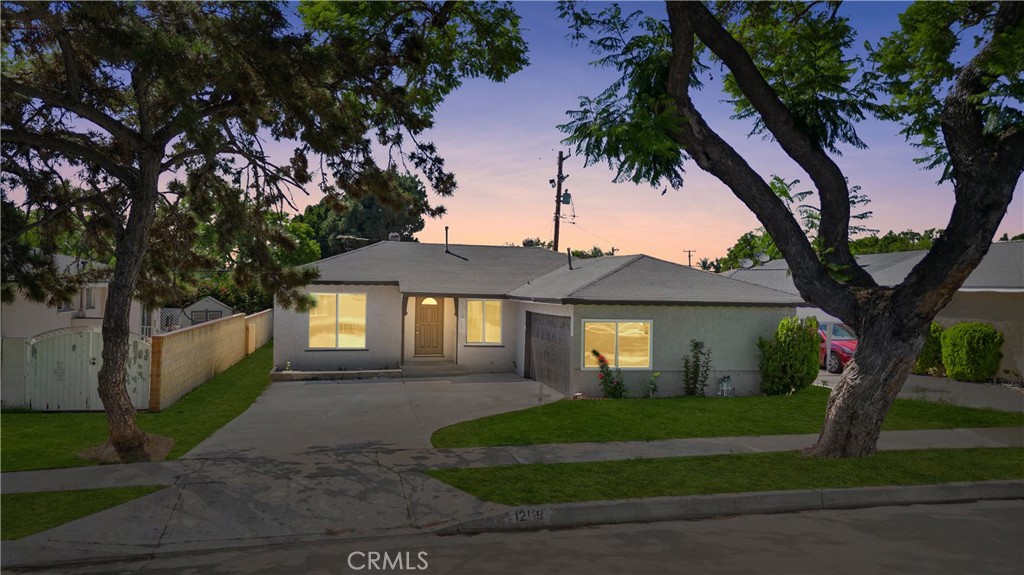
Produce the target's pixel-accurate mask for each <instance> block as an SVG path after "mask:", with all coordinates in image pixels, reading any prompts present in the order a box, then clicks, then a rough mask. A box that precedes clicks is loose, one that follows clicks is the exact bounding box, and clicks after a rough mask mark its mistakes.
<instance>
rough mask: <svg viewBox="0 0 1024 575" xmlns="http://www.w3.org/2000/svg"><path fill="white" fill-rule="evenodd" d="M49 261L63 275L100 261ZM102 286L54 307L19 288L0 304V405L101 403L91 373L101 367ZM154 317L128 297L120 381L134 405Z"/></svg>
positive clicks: (146, 366) (83, 406) (145, 396)
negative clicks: (126, 341)
mask: <svg viewBox="0 0 1024 575" xmlns="http://www.w3.org/2000/svg"><path fill="white" fill-rule="evenodd" d="M54 261H55V263H56V264H57V266H58V269H59V270H61V271H62V273H65V274H72V275H74V274H79V273H82V272H83V271H85V270H86V269H97V268H100V267H101V266H102V264H97V263H95V262H88V261H83V260H78V259H75V258H72V257H70V256H64V255H57V256H54ZM107 289H108V285H107V282H106V281H96V282H93V283H86V284H85V285H83V286H82V287H81V288H79V290H78V293H77V294H76V295H75V296H74V297H73V298H72V299H71V300H69V301H66V302H63V303H62V304H61V305H59V306H56V307H53V306H48V305H46V304H42V303H37V302H33V301H29V300H28V299H27V298H25V296H24V295H23V294H22V293H21V292H20V291H19V292H16V293H15V300H14V301H13V302H11V303H4V304H3V305H2V306H0V335H2V336H3V337H2V340H0V344H2V350H3V351H2V353H3V361H2V365H0V405H2V406H3V407H28V408H31V409H37V410H43V411H67V410H71V411H90V410H96V409H100V408H101V402H100V398H99V394H98V392H97V378H98V373H99V369H100V367H101V366H102V364H103V361H102V350H103V338H102V334H101V331H100V330H101V326H102V324H103V315H104V311H105V308H106V303H107V301H106V300H107ZM156 316H157V314H156V312H155V310H150V309H148V308H147V307H146V306H144V305H143V304H141V303H139V302H138V301H135V300H133V301H132V304H131V307H130V310H129V322H130V323H129V329H130V330H131V333H130V335H129V355H128V361H127V364H128V378H127V382H126V385H127V390H128V394H129V397H131V399H132V403H133V404H134V405H135V406H136V407H137V408H140V409H142V408H145V407H146V406H147V405H148V400H149V375H150V357H149V352H150V344H149V339H148V337H149V336H151V335H153V328H154V326H155V325H156V320H157V319H158V318H157V317H156ZM143 336H145V337H143Z"/></svg>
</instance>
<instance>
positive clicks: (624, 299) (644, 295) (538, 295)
mask: <svg viewBox="0 0 1024 575" xmlns="http://www.w3.org/2000/svg"><path fill="white" fill-rule="evenodd" d="M573 268H574V269H572V270H570V269H569V266H567V265H566V266H562V267H560V268H558V269H557V270H555V271H553V272H551V273H549V274H547V275H545V276H543V277H540V278H537V279H536V280H533V281H532V282H530V283H529V284H528V285H524V286H522V287H520V288H518V289H516V290H514V291H513V292H511V293H510V294H509V297H511V298H513V299H522V300H528V301H545V302H549V301H550V302H560V303H619V304H624V303H631V304H679V305H787V306H792V305H796V304H799V303H803V302H802V300H800V298H799V297H794V296H792V295H790V294H786V293H783V292H779V291H776V290H771V289H766V288H762V287H759V286H753V285H751V284H748V283H745V282H740V281H736V280H732V279H729V278H725V277H722V276H720V275H718V274H713V273H709V272H704V271H700V270H696V269H693V268H689V267H686V266H681V265H678V264H674V263H671V262H666V261H664V260H659V259H657V258H652V257H650V256H645V255H636V256H610V257H603V258H596V259H586V260H574V261H573Z"/></svg>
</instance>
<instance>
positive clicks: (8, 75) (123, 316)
mask: <svg viewBox="0 0 1024 575" xmlns="http://www.w3.org/2000/svg"><path fill="white" fill-rule="evenodd" d="M289 10H290V8H289V5H287V4H283V3H272V2H152V3H140V2H75V3H50V2H4V3H3V8H2V17H3V22H4V25H3V29H2V34H3V45H4V59H3V64H2V73H3V76H2V81H3V86H4V97H3V101H2V105H0V113H2V126H3V128H2V133H0V137H2V151H3V160H2V162H3V164H2V168H3V176H2V186H3V187H2V189H3V199H4V200H11V201H13V198H14V197H15V194H19V195H23V196H24V198H25V200H24V201H23V202H21V206H20V207H21V208H22V211H23V212H24V213H26V217H27V221H28V222H30V223H29V224H28V225H26V226H23V227H22V229H21V232H22V233H23V234H24V233H27V232H28V231H30V229H33V228H38V229H39V230H40V232H39V233H41V234H44V235H45V234H49V233H50V231H49V230H51V229H64V228H66V227H67V226H66V223H65V222H67V221H68V220H70V219H77V220H78V221H79V222H80V223H81V225H82V226H83V228H84V229H86V230H87V231H88V234H87V236H88V238H87V239H88V240H89V241H90V242H93V243H94V245H95V246H96V247H103V248H105V249H106V250H107V253H109V254H110V255H111V256H112V257H113V258H114V261H116V266H115V267H114V268H113V270H112V273H111V277H110V284H109V285H110V289H109V290H108V298H107V306H106V314H105V316H104V323H103V339H104V348H103V367H102V368H101V370H100V374H99V380H100V397H101V398H102V400H103V403H104V407H105V408H106V410H107V413H108V419H109V420H110V423H111V440H112V442H113V444H114V446H115V447H116V448H117V450H118V452H119V453H121V454H122V455H128V454H134V455H135V456H137V455H138V454H140V453H141V449H142V444H143V442H144V437H143V435H142V434H141V432H139V430H138V429H137V427H136V426H135V425H134V410H133V408H132V406H131V403H130V400H129V398H128V395H127V392H126V391H125V386H124V382H125V373H126V372H125V357H126V354H127V338H128V317H129V316H128V312H129V309H130V303H131V299H132V297H133V296H134V295H140V296H142V297H143V298H144V299H151V298H156V297H158V295H159V294H160V293H161V291H162V290H164V289H165V288H166V287H167V286H172V287H173V286H178V285H180V284H181V283H182V282H187V280H189V279H192V278H194V277H195V275H196V273H197V272H199V271H201V270H209V269H211V267H213V265H214V264H215V262H211V261H210V260H209V259H208V258H206V257H204V255H203V254H201V253H197V252H195V251H194V250H193V249H192V247H193V246H194V245H195V243H196V241H197V239H198V236H199V233H200V228H199V224H200V223H212V224H213V230H214V231H215V233H216V236H217V238H216V241H215V244H216V245H217V246H218V247H219V248H220V250H219V251H220V252H221V253H231V254H233V257H234V260H235V262H234V263H235V266H234V267H233V269H232V275H233V278H234V281H236V282H238V284H239V285H243V286H244V285H247V284H249V283H253V282H258V283H260V284H261V285H263V286H265V287H266V288H267V289H269V290H271V291H272V292H273V293H274V294H275V296H276V297H277V299H278V301H280V302H281V303H283V304H284V305H296V306H301V305H303V304H305V303H308V302H307V301H306V300H305V299H304V298H301V297H300V295H299V292H297V291H296V289H295V288H296V287H297V286H301V285H304V284H306V283H307V282H308V281H310V279H311V278H312V277H313V274H314V273H315V272H314V271H313V270H309V269H304V268H292V267H286V266H285V265H284V264H283V263H282V262H281V261H279V260H280V258H277V259H275V257H274V252H275V250H284V251H287V250H292V249H295V244H294V242H293V238H289V237H288V234H287V233H286V231H284V230H282V229H281V226H276V225H275V224H274V222H273V220H271V219H270V218H268V215H269V214H271V213H273V212H280V211H282V210H283V208H284V207H285V206H286V205H288V204H289V203H290V201H291V196H292V194H293V193H294V192H296V191H298V190H301V189H304V188H305V187H307V186H312V185H316V186H317V187H318V188H319V189H320V190H321V191H322V192H324V193H326V194H328V195H331V196H334V197H336V198H341V197H343V196H351V197H354V198H357V199H362V198H365V197H369V196H376V197H378V198H379V199H381V201H382V202H383V203H385V204H391V205H401V202H402V199H403V196H402V194H401V192H400V190H399V183H398V181H397V178H398V175H399V171H398V166H409V168H410V169H415V170H418V171H419V172H420V173H422V174H423V175H424V177H425V178H426V180H427V181H428V182H429V183H430V185H431V187H432V188H433V190H434V191H435V192H436V193H437V194H439V195H441V196H448V195H450V194H452V193H453V192H454V190H455V188H456V183H455V178H454V176H453V175H452V174H451V173H450V172H448V171H447V170H445V168H444V161H443V159H442V157H441V156H440V154H439V153H438V151H437V149H436V148H435V146H434V145H433V144H432V143H431V142H429V141H427V140H425V139H423V138H422V136H423V135H424V134H425V132H426V131H427V130H429V129H430V128H431V127H432V126H433V114H434V112H435V110H436V109H437V106H438V105H439V104H440V102H441V101H442V100H443V98H444V97H445V96H446V95H447V94H449V93H450V92H451V91H452V90H454V89H455V88H457V87H458V86H459V84H460V82H461V79H463V78H466V77H486V78H491V79H494V80H503V79H505V78H507V77H508V76H509V75H510V74H512V73H514V72H515V71H517V70H519V69H520V68H522V67H523V66H524V65H525V64H526V56H525V52H526V49H525V45H524V44H523V41H522V38H521V35H520V30H519V20H518V17H517V16H516V15H515V14H514V12H513V11H512V9H511V7H510V5H509V4H507V3H493V4H475V3H451V2H446V3H443V4H441V3H432V2H379V3H376V2H358V3H356V2H346V3H304V4H302V5H300V12H301V14H302V15H303V17H304V21H305V25H306V26H307V27H308V28H309V30H308V31H307V30H302V29H301V28H300V27H299V26H298V25H297V24H296V23H293V22H290V21H289V13H288V11H289ZM269 142H281V143H282V145H283V146H284V147H285V148H287V149H290V154H288V153H285V154H284V157H271V156H270V155H269V154H268V152H267V146H266V145H265V144H267V143H269ZM380 148H383V149H384V150H386V154H385V155H384V156H385V157H384V158H381V159H383V160H384V162H379V161H378V159H379V158H380V155H379V154H378V153H377V151H378V149H380ZM289 156H290V157H289ZM310 158H313V159H314V161H313V162H311V161H310ZM381 163H383V164H384V165H381ZM16 203H17V202H16ZM2 241H3V242H4V243H5V244H6V243H8V242H15V241H21V239H20V238H19V237H12V236H9V235H8V234H7V233H6V230H5V234H4V238H3V240H2ZM228 248H233V250H231V249H228ZM4 253H5V254H6V253H8V252H7V251H6V250H5V251H4ZM4 267H5V268H6V267H7V266H6V262H4Z"/></svg>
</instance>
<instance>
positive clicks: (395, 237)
mask: <svg viewBox="0 0 1024 575" xmlns="http://www.w3.org/2000/svg"><path fill="white" fill-rule="evenodd" d="M388 241H389V242H400V241H402V234H400V233H398V232H391V233H390V234H388Z"/></svg>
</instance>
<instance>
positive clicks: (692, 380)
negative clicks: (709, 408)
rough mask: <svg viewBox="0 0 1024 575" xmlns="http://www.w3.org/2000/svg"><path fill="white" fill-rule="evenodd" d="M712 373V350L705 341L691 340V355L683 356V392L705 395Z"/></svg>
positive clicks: (685, 393)
mask: <svg viewBox="0 0 1024 575" xmlns="http://www.w3.org/2000/svg"><path fill="white" fill-rule="evenodd" d="M710 375H711V350H710V349H708V348H707V346H705V345H704V342H703V341H697V340H695V339H691V340H690V355H685V356H683V394H684V395H704V388H705V387H707V386H708V376H710Z"/></svg>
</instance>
